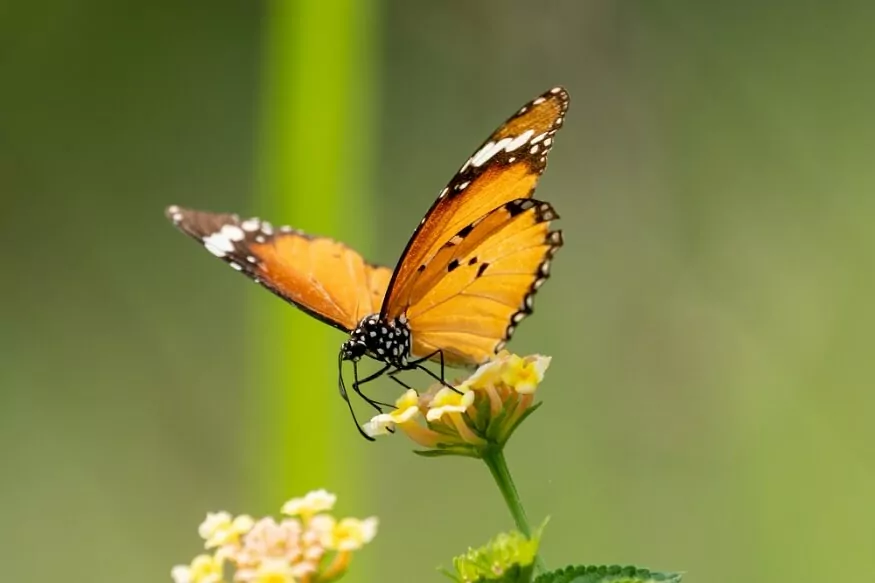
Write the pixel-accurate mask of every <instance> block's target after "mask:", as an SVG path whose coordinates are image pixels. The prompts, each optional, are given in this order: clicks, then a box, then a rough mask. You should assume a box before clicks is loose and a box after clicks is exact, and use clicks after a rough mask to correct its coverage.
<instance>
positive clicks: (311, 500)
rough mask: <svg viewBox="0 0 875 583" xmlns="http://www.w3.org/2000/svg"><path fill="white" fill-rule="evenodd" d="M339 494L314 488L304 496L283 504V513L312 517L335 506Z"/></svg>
mask: <svg viewBox="0 0 875 583" xmlns="http://www.w3.org/2000/svg"><path fill="white" fill-rule="evenodd" d="M335 502H337V496H335V495H334V494H331V493H330V492H328V491H326V490H313V491H312V492H308V493H307V495H306V496H304V497H303V498H292V499H291V500H289V501H288V502H286V503H285V504H283V508H282V513H283V514H285V515H287V516H301V517H305V518H306V517H310V516H313V515H314V514H318V513H320V512H327V511H328V510H331V509H332V508H334V503H335Z"/></svg>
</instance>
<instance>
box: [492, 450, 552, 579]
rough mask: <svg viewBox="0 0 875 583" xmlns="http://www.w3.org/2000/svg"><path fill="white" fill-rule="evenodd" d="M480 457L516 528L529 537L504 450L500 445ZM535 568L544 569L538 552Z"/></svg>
mask: <svg viewBox="0 0 875 583" xmlns="http://www.w3.org/2000/svg"><path fill="white" fill-rule="evenodd" d="M482 459H483V461H484V462H486V466H487V467H488V468H489V472H490V473H491V474H492V477H493V478H494V479H495V483H496V484H497V485H498V489H499V490H500V491H501V496H502V497H503V498H504V503H505V504H507V508H508V510H510V513H511V515H512V516H513V520H514V522H515V523H516V527H517V529H519V531H520V532H521V533H523V534H524V535H526V538H531V537H532V527H531V526H529V519H528V518H527V517H526V511H525V509H524V508H523V503H522V502H521V501H520V495H519V492H517V489H516V485H515V484H514V483H513V477H511V475H510V470H509V469H507V461H506V460H505V459H504V450H503V449H502V448H500V447H497V448H494V449H490V450H488V451H487V452H486V453H484V454H483V457H482ZM535 569H536V571H538V572H544V571H546V568H545V567H544V562H543V560H542V559H541V555H540V553H538V555H537V556H536V557H535Z"/></svg>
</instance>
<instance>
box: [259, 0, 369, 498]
mask: <svg viewBox="0 0 875 583" xmlns="http://www.w3.org/2000/svg"><path fill="white" fill-rule="evenodd" d="M266 6H267V10H266V21H265V30H264V35H265V44H264V66H263V69H262V71H263V75H262V111H261V122H262V126H261V139H260V152H259V154H260V159H259V161H258V164H259V176H258V179H259V184H258V189H257V198H256V204H255V205H254V207H255V209H256V211H257V213H258V214H259V215H260V216H261V217H262V218H265V219H266V220H269V221H271V222H273V223H274V224H275V225H279V224H292V225H293V226H295V227H296V228H300V229H302V230H305V231H308V232H310V233H313V234H316V235H327V236H331V237H333V238H338V239H347V240H349V239H351V241H350V242H352V243H355V244H356V246H357V247H365V248H366V247H368V245H367V235H368V234H369V231H370V225H371V223H372V221H370V220H369V216H368V212H369V209H370V208H371V206H372V205H371V204H368V202H367V201H366V196H367V195H366V193H367V184H368V183H369V180H368V177H367V176H366V174H367V172H366V169H367V167H368V166H369V163H370V160H369V159H368V158H367V153H368V152H370V149H368V148H365V147H362V146H361V145H362V144H363V143H365V142H368V141H369V138H370V131H369V130H370V123H371V121H370V115H371V111H370V109H371V105H372V101H371V99H370V96H371V94H372V89H373V88H372V83H373V77H374V66H373V53H374V49H373V44H374V42H373V40H374V37H375V34H374V30H373V28H374V27H373V22H372V8H373V5H372V4H371V2H368V1H361V0H338V1H334V2H325V1H323V0H296V1H292V0H271V1H269V2H268V3H267V5H266ZM355 227H358V229H356V228H355ZM363 243H364V244H363ZM290 260H293V258H290ZM257 291H258V292H259V293H260V294H261V297H259V298H258V300H257V305H258V308H257V310H256V318H255V325H254V327H253V328H252V330H251V334H250V338H249V346H250V351H251V352H250V355H251V358H250V361H249V374H248V376H247V377H246V378H247V385H246V391H247V392H246V395H245V399H247V400H248V401H247V404H248V417H247V422H248V424H249V426H248V430H247V433H246V438H245V440H244V443H245V444H246V448H247V451H246V453H245V457H246V459H247V462H248V463H250V464H251V466H250V469H251V471H250V472H247V479H248V480H250V481H251V482H252V488H253V490H252V492H253V494H254V496H255V501H256V503H257V504H258V505H260V506H263V507H264V508H265V509H266V510H271V509H274V510H275V509H276V508H278V506H279V505H280V504H281V503H282V502H283V501H284V500H285V499H287V498H289V497H291V496H293V495H301V494H303V493H304V492H305V491H306V490H308V489H312V488H316V487H325V488H327V489H329V490H333V491H340V492H341V494H342V495H343V499H344V505H346V506H347V507H352V508H354V507H357V506H358V504H357V502H356V500H355V499H354V498H353V496H352V494H353V492H357V493H359V492H361V488H362V484H364V483H367V480H363V479H362V476H363V475H364V473H365V472H366V468H365V467H364V463H363V462H361V458H362V456H361V455H343V456H342V460H341V459H340V458H341V455H340V454H341V449H342V448H343V447H346V448H347V449H349V448H350V447H354V446H355V444H349V442H350V441H351V439H352V437H351V436H353V435H355V434H356V431H355V429H354V428H353V427H352V425H351V424H350V422H349V419H348V417H346V416H345V415H346V413H347V411H346V407H345V406H344V405H343V403H342V402H341V401H340V398H339V396H338V393H337V351H338V349H339V347H340V343H341V341H342V340H343V337H342V336H341V335H340V334H338V332H337V331H336V330H334V329H333V328H330V327H329V326H326V325H325V324H323V323H321V322H318V321H316V320H315V319H313V318H310V317H309V316H306V315H305V314H303V313H302V312H299V311H297V310H295V309H294V308H292V307H290V306H288V305H285V304H283V303H282V302H281V301H279V300H276V299H273V298H269V297H268V295H267V294H266V293H264V292H263V291H262V290H257ZM253 293H255V292H253ZM253 301H255V298H254V296H253ZM347 444H349V445H347ZM359 447H360V446H359ZM357 460H358V461H357ZM358 464H361V465H358ZM344 484H356V485H357V486H356V488H355V490H353V489H350V490H344V489H343V487H341V486H342V485H344ZM358 495H362V494H360V493H359V494H358ZM365 495H366V493H365ZM350 498H353V499H352V500H351V499H350Z"/></svg>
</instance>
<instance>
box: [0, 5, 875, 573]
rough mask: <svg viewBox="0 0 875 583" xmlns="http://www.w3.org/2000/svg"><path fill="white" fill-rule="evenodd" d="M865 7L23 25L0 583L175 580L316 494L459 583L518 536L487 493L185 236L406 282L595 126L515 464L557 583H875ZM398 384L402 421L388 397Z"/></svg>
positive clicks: (373, 562)
mask: <svg viewBox="0 0 875 583" xmlns="http://www.w3.org/2000/svg"><path fill="white" fill-rule="evenodd" d="M873 17H875V8H873V5H872V4H871V3H867V2H856V3H854V2H840V3H829V4H827V3H817V2H796V3H792V4H786V6H785V5H784V3H759V2H734V3H730V4H725V3H723V4H721V3H702V2H694V1H691V0H671V1H668V0H665V1H653V0H646V1H644V0H642V1H628V2H609V1H601V0H590V1H587V2H574V1H570V0H569V1H565V2H540V3H533V2H506V1H504V2H502V1H497V0H496V1H492V0H490V1H477V2H462V1H452V2H402V1H399V0H387V1H383V2H380V1H378V0H367V1H365V2H355V0H347V1H346V2H337V3H322V2H320V0H307V1H305V0H300V1H298V2H284V1H280V0H274V2H273V3H264V2H254V1H236V0H235V1H231V0H214V1H212V2H208V3H207V2H182V3H180V2H171V1H170V0H155V1H152V2H145V3H143V2H141V3H123V2H112V1H109V0H78V1H75V2H73V1H70V0H48V1H47V2H43V3H25V2H3V3H2V4H0V195H2V201H3V209H2V213H0V222H2V225H0V226H2V229H0V237H2V242H3V244H2V246H0V256H2V263H3V268H2V275H0V281H2V285H0V290H2V302H0V343H2V344H0V455H2V458H0V459H2V465H0V515H2V516H3V526H2V528H0V564H2V565H3V567H2V568H3V579H4V580H6V581H29V580H32V581H52V580H65V581H89V582H90V583H104V582H106V583H109V582H115V581H126V582H128V583H137V582H144V583H145V582H150V583H151V582H154V581H169V569H170V567H171V566H172V565H173V564H176V563H180V562H186V561H187V560H189V559H190V557H192V556H193V555H194V554H195V553H196V552H197V551H198V549H199V539H198V538H197V536H196V532H195V529H196V526H197V524H198V523H199V522H200V520H201V519H202V517H203V515H204V513H205V512H206V511H207V510H215V509H223V508H224V509H228V510H230V511H232V512H243V511H249V512H253V513H256V514H258V513H265V512H270V511H274V510H276V509H278V507H279V505H280V504H281V502H282V501H283V500H285V499H286V498H288V497H290V496H292V495H294V494H298V493H302V492H303V491H305V489H307V488H310V487H316V486H325V487H327V488H329V489H331V490H333V491H335V492H337V493H338V494H339V495H340V503H339V511H340V512H341V513H347V514H352V515H356V516H366V515H370V514H377V515H379V516H380V518H381V529H382V530H381V533H380V535H379V537H378V538H377V539H376V541H375V542H374V543H373V545H371V546H370V547H369V548H368V550H367V551H365V552H363V553H362V554H361V556H360V557H359V559H360V560H359V559H357V564H356V569H355V570H354V572H353V574H352V575H351V576H350V578H349V580H350V581H359V582H365V581H387V582H396V581H397V582H401V583H409V582H411V581H439V580H441V575H439V574H438V573H436V572H435V571H434V568H435V567H436V566H438V565H444V566H449V564H450V558H451V557H452V556H453V555H454V554H457V553H459V552H462V551H463V550H464V549H465V548H466V547H467V546H468V545H478V544H480V543H482V542H483V541H485V540H486V539H487V538H489V537H490V536H491V535H492V534H493V533H495V532H497V531H499V530H502V529H507V528H510V527H511V526H512V522H511V520H510V517H509V515H508V513H507V511H506V509H505V508H504V507H503V505H502V502H501V500H500V498H499V496H498V494H497V490H496V489H495V486H494V484H493V483H492V482H491V479H490V477H489V474H488V472H487V471H486V469H485V467H482V466H480V465H478V464H477V463H475V462H472V461H469V460H453V459H439V460H429V459H421V458H418V457H416V456H414V455H412V454H411V453H410V450H411V449H412V448H411V445H410V444H409V443H406V442H404V440H403V439H401V438H393V439H388V440H384V441H380V442H378V443H376V444H370V443H366V442H364V441H363V440H361V439H360V438H359V437H358V436H357V434H356V433H355V431H354V429H353V427H352V425H351V424H350V423H349V421H348V418H347V417H346V411H345V409H344V406H343V403H342V402H341V401H340V400H339V399H338V398H337V395H336V385H335V376H334V375H335V368H334V365H335V363H334V358H335V355H336V351H337V348H338V346H339V343H340V342H341V341H342V340H343V336H342V334H340V333H338V332H336V331H331V330H327V329H326V328H325V327H324V326H322V325H320V324H319V323H317V322H314V321H311V320H310V319H308V318H307V317H305V316H303V315H302V314H299V313H298V312H296V311H295V310H292V309H290V308H289V307H287V306H286V305H285V304H283V303H282V302H281V301H279V300H278V299H276V298H274V297H273V296H271V295H270V294H268V293H265V292H263V291H262V290H260V289H258V288H257V287H256V286H252V285H251V284H248V283H246V282H245V281H244V279H243V278H241V277H239V276H236V275H232V272H231V270H229V269H228V268H227V267H226V266H224V265H223V264H222V263H221V262H219V261H216V260H214V259H211V258H210V256H209V255H208V254H207V253H205V252H204V251H203V250H202V249H200V248H198V246H197V245H195V244H194V243H193V242H191V241H190V240H187V239H185V238H184V237H182V236H181V235H179V234H178V233H176V232H175V231H174V230H173V229H172V228H171V227H170V225H169V224H167V222H166V220H165V219H164V217H163V215H162V210H163V207H164V206H165V205H167V204H171V203H177V204H184V205H188V206H194V207H201V208H207V209H212V210H221V211H237V212H241V213H253V214H259V215H261V216H266V217H267V218H270V219H271V220H272V221H273V222H274V223H291V224H293V225H295V226H296V227H299V228H303V229H306V230H309V231H312V232H314V233H320V234H326V235H331V236H334V237H337V238H339V239H342V240H345V241H348V242H350V243H352V244H354V245H355V246H356V247H358V248H361V249H362V250H363V251H364V252H365V254H366V255H367V256H368V257H369V258H371V259H373V260H376V261H380V262H384V263H388V264H392V263H393V262H394V261H395V259H396V258H397V256H398V254H399V252H400V250H401V249H402V248H403V245H404V243H405V242H406V240H407V237H408V235H409V234H410V232H411V230H412V228H413V227H414V226H415V225H416V224H417V222H418V221H419V219H420V217H421V215H422V213H423V212H424V211H425V210H426V208H427V207H428V206H429V205H430V203H431V201H432V199H433V197H434V196H435V195H436V194H437V192H438V191H439V190H440V189H441V188H442V186H443V185H444V183H445V182H446V181H447V180H448V179H449V178H450V176H451V175H452V173H453V172H454V171H455V170H456V169H457V168H458V166H459V165H461V163H462V162H463V161H464V160H465V159H466V157H467V156H468V155H470V154H471V152H472V151H473V150H474V148H475V147H476V146H477V145H478V144H479V143H480V141H481V140H482V139H483V138H485V137H486V136H487V135H488V134H489V133H490V132H491V131H492V129H493V128H494V127H495V126H496V125H497V124H498V123H500V122H501V121H502V120H503V119H504V118H505V117H507V116H508V115H509V114H511V113H512V112H514V111H515V110H516V109H517V108H518V107H519V106H520V105H522V104H523V103H525V102H526V101H528V100H529V99H531V98H533V97H535V96H536V95H538V94H539V93H540V92H542V91H544V90H546V89H548V88H550V87H552V86H553V85H557V84H562V85H564V86H566V87H567V88H568V90H569V91H570V93H571V96H572V105H571V111H570V114H569V116H568V118H567V123H566V125H565V129H564V130H563V132H562V133H561V134H560V135H559V136H558V139H557V146H556V148H555V149H554V151H553V154H552V156H551V160H550V169H549V171H548V172H547V173H546V175H545V177H544V179H543V180H542V182H541V185H540V189H539V196H540V197H541V198H545V199H547V200H549V201H551V202H552V203H553V204H554V206H555V207H556V208H557V210H558V211H559V212H560V214H561V215H562V220H561V225H562V227H563V229H564V230H565V234H566V246H565V248H564V249H563V250H561V252H560V254H559V255H558V256H557V261H556V262H555V264H554V270H553V275H554V276H553V278H552V279H551V281H550V282H549V283H548V285H546V286H545V287H544V288H543V289H542V291H541V293H540V294H539V297H538V301H537V302H536V304H537V306H536V314H535V316H534V317H532V318H531V319H529V320H527V321H526V322H525V323H524V324H523V325H522V327H521V329H520V331H519V333H518V334H517V336H516V338H515V340H514V342H513V344H512V348H513V349H514V350H515V351H517V352H519V353H528V352H533V351H538V352H542V353H546V354H551V355H553V356H554V361H553V366H552V368H551V370H550V372H549V375H548V381H547V382H546V383H545V384H544V386H543V387H542V391H543V392H542V394H541V396H542V399H543V401H544V406H543V407H542V409H541V410H540V411H539V412H538V413H537V414H536V415H534V416H533V417H532V418H531V419H530V420H529V421H528V422H527V423H526V424H525V425H524V426H523V428H522V429H521V430H520V432H519V433H518V434H517V436H516V437H515V438H514V440H513V441H512V442H511V446H510V448H509V450H508V458H509V463H510V464H511V468H512V470H513V471H514V473H515V475H516V478H517V481H518V486H519V488H520V490H521V494H522V496H523V499H524V501H525V503H526V505H527V508H528V511H529V514H530V515H531V516H532V517H533V518H534V519H535V520H536V521H538V520H540V519H541V518H542V517H544V516H547V515H550V516H551V517H552V519H551V522H550V524H549V527H548V530H547V535H546V537H545V540H544V546H543V549H544V553H545V558H546V561H547V563H548V564H549V565H551V566H560V565H562V564H565V563H569V562H590V563H637V564H641V565H644V566H648V567H651V568H657V569H666V570H685V571H687V572H688V575H687V580H689V581H708V582H710V583H728V582H734V581H739V580H745V581H756V582H767V581H823V580H845V579H855V580H856V579H857V578H859V577H864V578H865V577H866V575H865V574H866V573H868V572H870V571H871V565H872V558H873V556H875V527H873V524H875V505H873V492H875V461H873V446H872V443H873V439H875V425H873V422H872V420H873V410H875V409H873V407H875V395H873V391H872V389H873V384H875V383H873V379H875V359H873V357H872V353H873V332H872V330H873V329H875V311H873V308H872V298H873V296H875V275H873V274H875V271H873V266H875V264H873V261H875V230H873V227H872V219H873V217H875V197H873V196H872V192H873V186H875V164H873V163H872V152H873V147H875V116H872V114H871V112H872V103H875V77H873V75H872V74H871V73H872V70H871V62H872V58H873V55H875V36H873V35H872V28H871V23H872V21H873ZM396 393H397V390H396V388H395V386H394V385H393V384H392V383H388V382H387V383H385V384H383V385H381V386H380V387H379V389H378V393H377V394H379V395H381V396H383V397H384V398H386V399H391V398H394V395H395V394H396Z"/></svg>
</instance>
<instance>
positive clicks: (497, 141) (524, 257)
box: [166, 87, 568, 437]
mask: <svg viewBox="0 0 875 583" xmlns="http://www.w3.org/2000/svg"><path fill="white" fill-rule="evenodd" d="M567 110H568V93H566V91H565V90H564V89H562V88H561V87H556V88H554V89H551V90H550V91H548V92H547V93H544V94H543V95H541V96H540V97H538V98H537V99H535V100H533V101H531V102H530V103H528V104H527V105H525V106H524V107H523V108H522V109H520V110H519V111H518V112H517V113H516V114H515V115H514V116H513V117H511V118H510V119H509V120H507V121H506V122H505V123H504V124H503V125H502V126H501V127H499V128H498V129H497V130H496V131H495V132H494V133H493V134H492V135H491V136H489V139H488V140H486V142H484V143H483V145H481V146H480V148H478V149H477V151H476V152H475V153H474V155H472V156H471V157H470V158H469V159H468V160H467V161H466V162H465V164H464V165H463V166H462V168H461V169H460V170H459V171H458V172H457V173H456V175H455V176H454V177H453V179H452V180H451V181H450V183H449V184H448V185H447V187H446V188H444V189H443V190H442V191H441V193H440V196H438V198H437V200H436V201H435V202H434V204H433V205H432V206H431V208H430V209H429V210H428V212H427V213H426V215H425V218H423V219H422V222H420V224H419V226H418V227H417V228H416V230H415V231H414V232H413V236H412V237H411V238H410V241H409V242H408V243H407V247H406V248H405V249H404V252H403V253H402V254H401V259H400V260H399V262H398V265H397V266H396V267H395V270H394V271H393V270H391V269H389V268H387V267H382V266H378V265H373V264H371V263H368V262H367V261H365V260H364V259H363V258H362V256H361V255H359V254H358V253H356V252H355V251H354V250H352V249H350V248H349V247H347V246H345V245H343V244H342V243H339V242H337V241H334V240H332V239H328V238H325V237H314V236H312V235H307V234H305V233H303V232H301V231H298V230H296V229H292V228H291V227H279V228H274V227H273V226H272V225H271V224H270V223H268V222H267V221H262V220H260V219H257V218H250V219H245V220H240V218H239V217H238V216H237V215H231V214H216V213H208V212H200V211H194V210H187V209H183V208H180V207H178V206H171V207H169V208H168V209H167V211H166V214H167V217H168V218H169V219H170V220H171V221H172V222H173V224H174V225H176V226H177V227H178V228H179V229H180V230H181V231H183V232H184V233H186V234H188V235H190V236H191V237H193V238H195V239H197V240H198V241H200V242H201V243H202V244H203V245H204V246H205V247H206V248H207V250H208V251H210V252H211V253H212V254H213V255H216V256H217V257H220V258H222V259H224V260H225V261H226V262H228V263H229V264H230V265H231V267H233V268H234V269H235V270H237V271H240V272H242V273H244V274H246V275H247V276H248V277H250V278H252V279H253V280H254V281H255V282H257V283H260V284H261V285H263V286H264V287H266V288H267V289H269V290H270V291H272V292H273V293H275V294H276V295H278V296H280V297H281V298H283V299H284V300H286V301H288V302H290V303H291V304H292V305H294V306H297V307H298V308H300V309H302V310H303V311H305V312H307V313H308V314H310V315H312V316H314V317H316V318H318V319H320V320H322V321H323V322H326V323H328V324H330V325H332V326H334V327H335V328H339V329H341V330H343V331H344V332H347V333H349V339H348V340H347V341H346V342H344V343H343V345H342V346H341V348H340V353H339V355H338V366H339V367H341V366H342V364H343V361H345V360H349V361H352V363H353V367H354V374H355V381H354V383H353V389H354V390H355V392H356V393H357V394H359V395H361V396H362V397H363V398H364V399H365V400H366V401H367V402H368V403H370V404H371V405H373V406H374V407H376V408H377V409H378V410H379V408H380V407H379V406H380V405H381V403H379V402H377V401H374V400H372V399H370V398H368V397H367V396H365V395H363V394H362V393H361V391H360V386H361V385H362V384H364V383H366V382H369V381H371V380H373V379H375V378H377V377H378V376H380V375H382V374H383V373H386V372H387V371H389V370H390V369H392V370H391V372H389V375H390V376H391V377H392V378H393V379H394V380H396V381H397V382H399V383H401V381H400V380H398V379H396V378H395V377H394V374H395V373H397V372H398V371H402V370H410V369H412V368H421V369H422V370H425V371H426V372H427V373H428V374H431V375H432V376H435V375H434V373H432V372H431V371H429V370H428V369H427V368H425V367H423V366H422V363H423V362H425V361H427V360H439V361H440V363H441V377H440V379H439V380H441V382H443V376H444V375H443V367H444V364H445V363H446V364H451V365H456V366H473V365H478V364H482V363H483V362H485V361H487V360H489V358H491V357H492V356H493V355H494V354H495V353H497V352H498V351H499V350H501V349H502V348H503V347H504V345H505V343H506V342H507V340H508V339H510V337H511V335H512V334H513V332H514V329H515V328H516V326H517V324H519V322H520V321H521V320H522V319H523V318H525V317H526V315H528V314H529V313H531V311H532V302H533V297H534V295H535V292H537V290H538V288H540V287H541V285H542V284H543V283H544V281H545V280H546V279H547V277H548V276H549V274H550V260H551V258H552V256H553V254H554V252H555V251H556V249H558V248H559V247H560V246H561V245H562V234H561V231H551V230H550V221H552V220H553V219H556V218H558V216H557V215H556V213H555V212H554V211H553V208H552V207H551V206H550V205H549V204H548V203H546V202H541V201H538V200H535V199H533V198H532V195H533V194H534V192H535V186H536V184H537V182H538V178H539V177H540V175H541V174H542V173H543V172H544V169H545V168H546V165H547V154H548V153H549V152H550V149H551V147H552V146H553V139H554V135H555V134H556V132H557V131H558V130H559V129H560V128H561V127H562V122H563V120H564V118H565V114H566V111H567ZM364 355H367V356H369V357H371V358H373V359H376V360H378V361H380V362H381V363H383V364H384V366H383V368H382V369H380V370H379V371H377V372H376V373H375V374H373V375H370V376H368V377H366V378H364V379H361V380H360V379H359V378H358V366H357V363H358V361H359V360H360V359H361V357H362V356H364ZM339 377H340V378H339V381H338V382H339V387H340V392H341V395H342V396H343V397H344V399H345V400H346V402H347V404H348V405H349V406H350V411H352V405H351V404H350V403H349V398H348V395H347V393H346V388H345V385H344V384H343V375H342V370H341V371H340V374H339ZM435 378H437V377H436V376H435ZM401 384H402V385H403V384H404V383H401ZM405 386H406V385H405ZM354 416H355V415H354V414H353V417H354ZM357 425H358V423H357ZM359 430H360V431H361V428H359ZM366 437H367V436H366Z"/></svg>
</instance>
